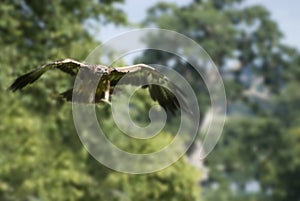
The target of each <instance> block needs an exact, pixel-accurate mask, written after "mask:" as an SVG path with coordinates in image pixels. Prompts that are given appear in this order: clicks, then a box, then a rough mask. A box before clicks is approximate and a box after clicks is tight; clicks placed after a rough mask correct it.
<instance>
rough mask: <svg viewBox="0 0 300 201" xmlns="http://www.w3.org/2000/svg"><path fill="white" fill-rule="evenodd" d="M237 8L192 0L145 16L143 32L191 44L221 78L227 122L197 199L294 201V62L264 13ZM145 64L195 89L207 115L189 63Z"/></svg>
mask: <svg viewBox="0 0 300 201" xmlns="http://www.w3.org/2000/svg"><path fill="white" fill-rule="evenodd" d="M243 2H245V1H243V0H211V1H202V0H194V1H193V3H191V4H189V5H186V6H182V7H179V6H177V5H175V4H172V3H165V2H161V3H159V4H157V5H156V6H154V7H152V8H150V9H149V10H148V16H147V18H146V19H145V21H144V22H143V25H144V26H152V27H159V28H165V29H172V30H174V31H177V32H180V33H182V34H185V35H186V36H189V37H190V38H192V39H194V40H195V41H196V42H197V43H198V44H200V45H201V46H202V47H203V48H204V50H206V51H207V52H208V54H209V55H210V56H211V58H212V60H213V61H214V63H215V64H216V65H217V66H218V67H219V69H220V72H221V74H222V76H223V79H224V80H223V81H224V84H225V87H226V94H227V101H228V116H227V121H226V124H225V129H224V133H223V135H222V137H221V139H220V141H219V142H218V144H217V146H216V148H215V149H214V150H213V151H212V153H211V154H210V155H209V156H208V157H207V158H206V159H205V160H204V163H205V165H206V166H207V168H208V169H209V173H208V178H207V179H206V180H204V181H203V182H202V183H203V185H202V186H203V190H202V192H203V193H202V195H203V199H204V200H220V201H221V200H222V201H232V200H249V201H250V200H251V201H254V200H300V193H299V186H300V182H299V181H300V168H299V160H300V157H299V153H298V151H299V146H300V144H299V129H298V127H299V117H300V114H299V111H300V110H299V109H300V105H299V93H298V89H297V88H298V87H299V81H300V79H299V67H300V62H299V59H300V55H299V52H298V51H297V50H296V49H294V48H292V47H289V46H286V45H284V44H283V43H282V37H283V34H282V33H281V31H280V30H279V28H278V25H277V23H276V22H275V21H273V20H272V19H271V17H270V13H269V11H268V10H266V8H264V7H262V6H259V5H253V6H247V7H246V6H244V4H243ZM145 59H146V60H147V61H150V63H151V62H154V61H156V60H157V61H159V62H161V63H162V64H168V62H169V61H173V62H172V66H173V67H174V68H175V69H177V70H178V71H179V72H181V73H182V74H183V75H185V77H186V78H188V80H189V82H190V83H191V85H192V86H197V85H198V88H197V89H198V93H199V97H198V100H199V106H200V108H202V112H203V111H206V110H207V109H208V108H209V107H210V103H209V102H207V101H205V100H207V99H206V98H205V97H207V96H208V94H207V92H206V89H205V87H199V86H201V85H203V84H201V83H203V80H201V79H200V78H199V76H198V77H197V76H194V75H195V74H197V73H194V72H193V70H192V69H191V67H190V64H189V63H187V62H186V61H182V60H179V59H177V60H176V59H174V56H172V55H168V54H156V53H151V54H149V53H147V54H145ZM174 61H175V62H174ZM258 80H261V81H258ZM199 89H200V90H199ZM202 116H203V115H202Z"/></svg>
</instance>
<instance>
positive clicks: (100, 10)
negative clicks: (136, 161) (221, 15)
mask: <svg viewBox="0 0 300 201" xmlns="http://www.w3.org/2000/svg"><path fill="white" fill-rule="evenodd" d="M116 3H123V1H122V0H105V1H102V0H97V1H78V0H71V1H44V0H42V1H31V0H20V1H18V0H17V1H8V0H4V1H1V3H0V33H1V38H0V47H1V55H0V61H1V62H0V65H1V70H2V71H1V74H0V93H1V96H0V103H1V104H0V111H1V120H0V139H1V140H0V153H1V154H0V200H57V201H59V200H89V201H90V200H197V199H198V198H199V197H200V193H199V192H200V189H199V187H198V186H197V182H198V181H199V179H200V176H201V175H200V173H199V171H197V170H196V169H195V168H194V167H192V166H191V165H190V164H189V163H188V162H187V160H186V158H185V157H182V158H181V159H180V160H179V161H178V162H177V163H176V164H174V165H173V166H170V167H169V168H166V169H164V170H161V171H159V172H157V173H152V174H145V175H128V174H122V173H117V172H115V171H113V170H110V169H108V168H107V167H104V166H103V165H101V164H100V163H98V162H97V161H96V160H95V159H94V158H93V157H92V156H90V155H89V154H88V152H87V151H86V150H85V148H84V147H83V145H82V143H81V142H80V140H79V138H78V136H77V132H76V130H75V127H74V122H73V120H72V107H71V104H67V103H64V102H63V101H62V100H61V99H59V96H58V93H59V92H61V91H62V89H67V88H68V87H70V86H72V81H71V80H70V79H69V78H68V76H65V75H63V74H62V73H59V72H58V71H53V72H50V73H49V74H46V75H44V76H43V78H42V81H40V82H37V83H36V85H35V87H28V88H26V89H24V90H23V91H22V93H19V92H17V93H9V92H7V91H6V89H7V87H8V86H9V85H10V84H11V82H12V81H13V79H14V78H15V77H16V76H18V75H20V74H22V73H24V72H26V71H28V70H29V69H32V68H35V67H36V66H39V65H41V64H43V63H47V62H49V61H53V60H57V59H60V58H73V59H76V60H82V59H84V58H85V57H86V56H87V54H88V53H89V52H90V51H91V50H92V49H94V48H95V47H96V46H97V45H98V44H97V42H96V41H95V40H94V38H93V36H91V35H90V34H89V33H90V31H88V30H87V29H88V28H91V29H93V28H96V29H98V27H90V22H91V21H93V22H97V23H94V24H106V23H114V24H123V25H126V24H127V19H126V15H125V14H124V13H123V12H122V11H121V10H120V9H117V8H116V7H115V6H114V5H115V4H116ZM101 29H102V27H101V28H100V30H101ZM141 97H142V98H144V99H146V98H145V96H144V95H141ZM149 104H150V103H149ZM99 107H100V108H98V109H99V111H100V113H99V116H100V117H102V119H103V116H105V117H106V118H105V119H104V123H105V126H106V128H108V129H110V132H109V134H108V135H109V137H110V138H112V139H115V140H116V143H117V144H118V143H119V144H120V145H121V147H122V148H124V149H126V150H129V151H131V152H152V151H155V150H157V148H158V149H159V148H160V146H161V145H164V144H167V143H168V142H169V141H170V140H171V139H172V137H171V135H170V134H169V133H162V136H165V137H163V138H162V137H160V138H159V139H158V140H156V141H155V140H153V141H150V142H149V143H147V142H146V143H144V144H141V145H140V146H139V145H138V144H137V143H136V142H135V143H133V142H124V141H121V140H123V139H124V138H122V137H121V138H120V137H119V135H121V134H122V133H120V131H119V130H117V129H115V127H113V126H114V125H113V124H112V121H111V120H112V118H111V116H109V115H108V114H109V113H110V111H109V108H105V107H102V108H101V106H99ZM137 108H141V107H140V106H137ZM143 109H144V108H143ZM133 115H140V114H139V113H137V114H133ZM136 144H137V145H136ZM149 165H150V164H149Z"/></svg>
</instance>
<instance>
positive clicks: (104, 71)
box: [95, 66, 109, 75]
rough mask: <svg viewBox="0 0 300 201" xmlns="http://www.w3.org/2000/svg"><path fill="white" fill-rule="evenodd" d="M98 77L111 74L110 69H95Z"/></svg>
mask: <svg viewBox="0 0 300 201" xmlns="http://www.w3.org/2000/svg"><path fill="white" fill-rule="evenodd" d="M95 73H96V74H97V75H103V74H109V68H108V67H106V66H97V67H96V69H95Z"/></svg>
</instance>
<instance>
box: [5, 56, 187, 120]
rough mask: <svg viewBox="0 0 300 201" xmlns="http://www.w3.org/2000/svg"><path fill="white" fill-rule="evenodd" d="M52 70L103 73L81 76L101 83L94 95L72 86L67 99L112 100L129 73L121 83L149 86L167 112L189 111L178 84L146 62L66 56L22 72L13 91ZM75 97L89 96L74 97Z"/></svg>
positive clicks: (94, 101) (64, 93) (85, 100)
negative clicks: (93, 61) (124, 63)
mask: <svg viewBox="0 0 300 201" xmlns="http://www.w3.org/2000/svg"><path fill="white" fill-rule="evenodd" d="M50 69H59V70H61V71H63V72H65V73H67V74H69V75H71V76H74V77H75V76H76V75H77V74H78V72H79V70H80V69H81V70H83V71H84V72H86V73H87V75H88V76H94V77H95V76H98V78H99V77H100V76H101V77H100V80H99V79H94V78H92V77H85V76H84V77H85V78H81V79H82V81H83V82H88V81H89V80H97V82H98V83H97V84H98V85H97V88H96V92H95V93H94V94H92V96H90V95H87V94H85V90H84V89H75V88H74V89H73V88H72V89H69V90H67V91H65V92H63V93H61V95H62V97H63V98H64V99H65V100H67V101H73V102H83V103H100V102H109V101H110V96H111V94H112V92H113V89H114V87H115V86H116V85H117V84H118V82H119V81H120V80H121V79H122V78H123V76H125V75H126V76H128V78H126V79H125V81H124V82H121V84H127V85H134V86H140V87H141V88H144V89H148V91H149V93H150V96H151V98H152V99H153V100H154V101H157V102H158V103H159V105H160V106H162V107H163V108H164V109H165V110H166V111H169V112H171V113H172V114H175V113H176V111H177V110H179V109H180V107H183V109H184V110H185V111H187V110H186V108H187V107H186V102H185V101H184V98H183V97H184V93H183V92H182V91H181V90H180V89H179V88H178V87H177V86H176V85H174V84H173V83H171V82H170V81H169V79H168V78H167V77H166V76H164V75H163V74H161V73H160V72H158V71H157V70H156V69H155V68H153V67H151V66H148V65H146V64H136V65H132V66H124V67H116V68H112V67H108V66H104V65H100V64H85V63H81V62H78V61H75V60H72V59H62V60H58V61H54V62H51V63H48V64H45V65H42V66H40V67H38V68H36V69H34V70H32V71H30V72H28V73H26V74H24V75H21V76H20V77H18V78H17V79H16V80H15V81H14V82H13V84H12V85H11V86H10V87H9V90H12V91H17V90H20V89H22V88H23V87H25V86H26V85H28V84H31V83H33V82H35V81H36V80H37V79H38V78H39V77H41V76H42V75H43V74H44V73H45V72H47V71H48V70H50ZM145 80H148V81H149V80H150V82H149V84H143V83H145ZM152 83H157V84H152ZM87 86H89V85H87ZM73 93H75V94H79V96H76V95H75V96H73ZM74 97H87V98H86V99H85V98H82V99H77V100H74ZM91 97H92V98H91ZM179 102H180V103H181V104H180V103H179Z"/></svg>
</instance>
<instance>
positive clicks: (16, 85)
mask: <svg viewBox="0 0 300 201" xmlns="http://www.w3.org/2000/svg"><path fill="white" fill-rule="evenodd" d="M83 66H86V65H85V64H83V63H80V62H78V61H75V60H72V59H62V60H58V61H54V62H51V63H48V64H45V65H43V66H40V67H38V68H36V69H34V70H32V71H30V72H28V73H26V74H24V75H21V76H20V77H18V78H17V79H16V80H15V81H14V82H13V83H12V85H11V86H10V87H9V88H8V89H9V90H12V91H16V90H19V89H22V88H23V87H25V86H26V85H28V84H31V83H33V82H34V81H36V80H37V79H38V78H39V77H41V76H42V75H43V74H44V73H45V72H46V71H48V70H50V69H54V68H58V69H60V70H62V71H63V72H65V73H68V74H70V75H72V76H75V75H76V74H77V72H78V71H79V69H80V68H81V67H83Z"/></svg>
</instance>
